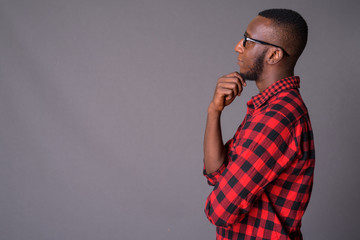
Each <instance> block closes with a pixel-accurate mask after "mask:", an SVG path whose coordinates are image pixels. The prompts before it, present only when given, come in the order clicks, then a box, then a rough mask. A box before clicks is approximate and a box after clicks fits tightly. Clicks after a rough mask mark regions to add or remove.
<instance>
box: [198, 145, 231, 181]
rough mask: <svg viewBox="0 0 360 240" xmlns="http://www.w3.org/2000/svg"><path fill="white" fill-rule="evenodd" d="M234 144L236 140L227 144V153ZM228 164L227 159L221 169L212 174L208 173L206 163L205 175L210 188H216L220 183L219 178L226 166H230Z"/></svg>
mask: <svg viewBox="0 0 360 240" xmlns="http://www.w3.org/2000/svg"><path fill="white" fill-rule="evenodd" d="M233 142H234V138H232V139H230V140H229V141H227V143H226V144H225V151H226V152H227V151H228V150H229V148H230V146H232V144H233ZM228 162H229V161H228V158H227V157H226V158H225V159H224V163H223V164H222V165H221V166H220V167H219V169H218V170H216V171H215V172H212V173H206V169H205V163H204V168H203V175H204V176H205V177H206V179H207V182H208V184H209V185H210V186H215V184H216V183H217V182H218V179H219V177H220V176H221V174H222V173H223V172H224V170H225V168H226V166H227V165H228Z"/></svg>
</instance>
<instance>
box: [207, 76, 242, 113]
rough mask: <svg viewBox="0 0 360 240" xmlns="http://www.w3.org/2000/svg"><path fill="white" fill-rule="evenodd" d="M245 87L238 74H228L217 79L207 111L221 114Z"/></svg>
mask: <svg viewBox="0 0 360 240" xmlns="http://www.w3.org/2000/svg"><path fill="white" fill-rule="evenodd" d="M245 86H246V82H245V80H244V79H243V78H242V77H241V76H240V74H239V73H238V72H233V73H229V74H227V75H225V76H222V77H221V78H219V80H218V82H217V84H216V88H215V93H214V97H213V99H212V101H211V103H210V106H209V110H210V109H211V110H214V111H216V112H219V113H220V112H222V110H223V109H224V108H225V107H226V106H227V105H229V104H230V103H232V102H233V101H234V99H235V97H236V96H240V94H241V92H242V90H243V87H245Z"/></svg>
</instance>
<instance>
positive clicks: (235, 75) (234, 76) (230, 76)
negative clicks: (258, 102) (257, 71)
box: [219, 72, 246, 96]
mask: <svg viewBox="0 0 360 240" xmlns="http://www.w3.org/2000/svg"><path fill="white" fill-rule="evenodd" d="M219 81H226V82H228V81H235V82H237V84H238V85H239V96H240V93H241V92H242V87H243V86H244V87H246V82H245V80H244V79H243V78H242V77H241V75H240V73H238V72H232V73H229V74H227V75H224V76H223V77H221V78H220V79H219Z"/></svg>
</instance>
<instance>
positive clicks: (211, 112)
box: [208, 102, 222, 116]
mask: <svg viewBox="0 0 360 240" xmlns="http://www.w3.org/2000/svg"><path fill="white" fill-rule="evenodd" d="M221 112H222V110H219V109H218V108H216V107H215V106H214V103H213V102H211V103H210V105H209V107H208V114H209V115H218V116H220V115H221Z"/></svg>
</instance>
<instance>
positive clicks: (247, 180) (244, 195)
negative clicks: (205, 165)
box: [205, 114, 301, 227]
mask: <svg viewBox="0 0 360 240" xmlns="http://www.w3.org/2000/svg"><path fill="white" fill-rule="evenodd" d="M269 115H272V114H269ZM288 124H289V122H288V123H287V121H286V119H279V118H278V119H276V118H273V117H267V116H266V114H264V115H257V116H256V117H254V118H253V119H252V122H251V123H250V124H246V127H244V128H243V129H242V130H241V131H242V132H241V134H242V135H243V137H242V138H241V139H240V142H239V143H238V144H237V146H236V147H235V149H234V152H233V153H232V158H233V159H232V161H231V162H229V164H228V165H227V167H226V171H224V172H223V173H222V175H221V176H220V177H219V179H218V182H217V184H216V185H215V187H214V190H213V191H212V192H211V194H210V195H209V197H208V199H207V202H206V208H205V212H206V215H207V217H208V219H209V220H210V222H211V223H213V224H215V225H217V226H223V227H226V226H231V225H232V224H234V223H235V222H239V221H241V219H243V218H244V217H245V216H246V214H247V213H248V212H249V211H250V209H251V208H252V205H253V204H254V202H255V201H256V200H257V199H258V198H259V197H260V196H261V195H262V194H263V192H264V190H265V189H266V187H267V186H268V184H270V183H271V182H272V181H273V180H274V179H276V178H277V177H278V176H279V174H280V173H281V172H282V171H283V170H284V169H286V168H287V167H288V166H289V164H290V163H291V162H292V160H293V159H294V158H295V157H296V154H297V148H298V146H297V142H296V141H295V138H294V129H292V130H290V128H288V126H287V125H288ZM258 126H263V127H261V128H262V130H261V132H259V127H258ZM299 130H300V131H301V129H299Z"/></svg>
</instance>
